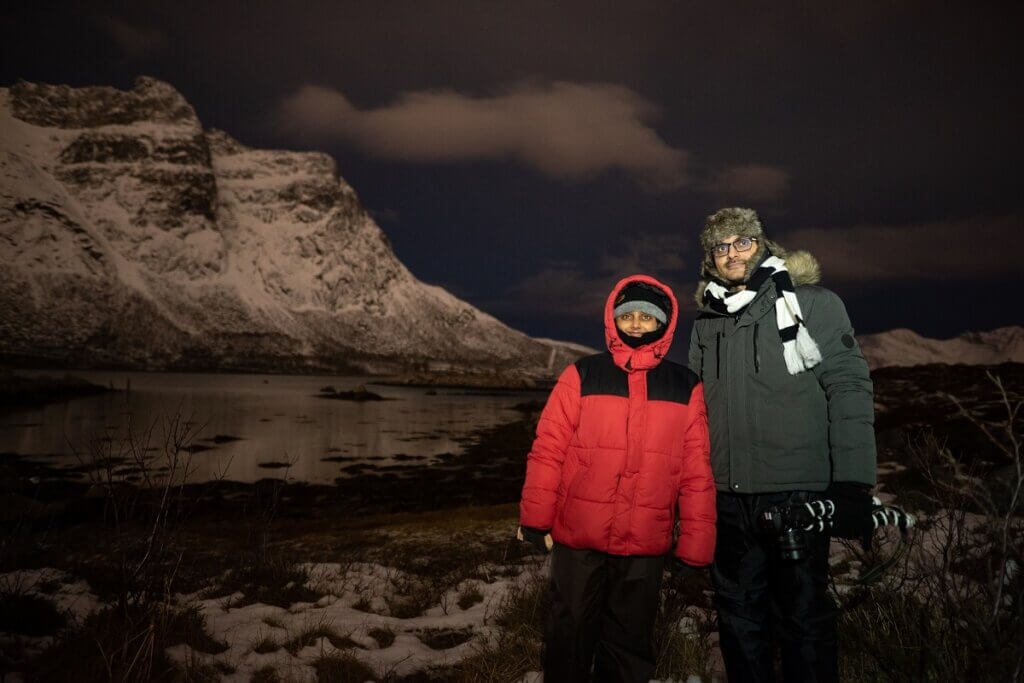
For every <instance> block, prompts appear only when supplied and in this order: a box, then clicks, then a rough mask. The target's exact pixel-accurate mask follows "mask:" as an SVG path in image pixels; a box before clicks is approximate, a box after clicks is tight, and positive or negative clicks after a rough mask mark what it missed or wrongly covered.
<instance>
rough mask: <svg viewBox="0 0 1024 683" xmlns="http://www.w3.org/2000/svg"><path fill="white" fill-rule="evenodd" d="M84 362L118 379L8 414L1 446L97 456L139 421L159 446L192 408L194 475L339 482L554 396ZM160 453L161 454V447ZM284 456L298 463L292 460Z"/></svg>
mask: <svg viewBox="0 0 1024 683" xmlns="http://www.w3.org/2000/svg"><path fill="white" fill-rule="evenodd" d="M36 374H51V375H52V374H54V373H44V372H40V373H36ZM74 374H75V375H76V376H79V377H82V378H84V379H86V380H88V381H90V382H93V383H95V384H100V385H103V386H110V387H113V388H114V389H116V390H117V391H114V392H110V393H106V394H101V395H98V396H90V397H85V398H76V399H72V400H69V401H65V402H57V403H51V404H49V405H46V406H45V407H42V408H38V409H34V410H25V411H16V412H13V413H8V414H6V415H0V452H6V453H16V454H18V455H21V456H27V457H32V458H33V459H36V458H38V459H40V460H42V461H44V462H46V463H47V464H49V465H52V466H56V467H75V466H79V465H80V464H82V462H83V460H84V461H88V459H89V453H90V449H91V448H94V447H96V445H97V444H99V445H101V446H102V445H103V444H104V443H106V444H109V445H110V448H111V450H112V451H113V453H114V454H115V455H116V454H117V452H118V450H119V445H120V444H121V443H123V440H124V438H125V437H126V436H127V434H128V433H129V430H131V433H132V434H133V435H134V436H135V437H136V438H141V437H143V436H145V434H146V433H147V432H149V438H148V446H149V447H150V448H151V449H160V450H150V451H149V453H150V454H151V455H157V454H159V453H160V452H161V450H162V449H163V444H164V435H165V434H166V433H167V431H168V427H169V423H170V422H171V420H173V419H174V418H175V417H176V416H180V421H181V422H182V423H187V425H188V427H189V429H190V432H189V433H190V434H192V435H193V436H192V438H191V440H190V442H189V445H191V446H192V451H193V452H192V454H191V456H190V469H191V470H193V473H192V475H191V476H190V480H191V481H206V480H210V479H214V478H217V477H220V476H224V477H225V478H227V479H230V480H234V481H246V482H251V481H255V480H257V479H263V478H266V477H282V476H286V477H287V478H288V480H295V481H305V482H310V483H319V484H329V483H332V482H333V481H334V479H335V478H337V477H344V476H346V470H345V469H344V468H349V471H351V468H352V466H358V465H364V466H366V467H367V468H376V467H394V466H403V467H408V466H410V465H412V466H430V465H433V464H436V463H437V462H439V461H440V460H441V459H443V457H444V455H445V454H447V453H459V452H460V451H461V450H462V448H463V447H464V445H465V443H466V441H467V439H469V438H470V435H471V434H472V433H473V432H475V431H476V430H479V429H481V428H487V427H491V426H494V425H497V424H501V423H504V422H510V421H512V420H514V419H516V418H517V417H518V415H519V413H518V412H517V411H515V410H514V409H513V407H514V406H515V405H516V404H518V403H522V402H523V401H527V400H538V399H542V398H543V394H540V393H537V392H475V391H471V390H468V391H467V390H459V389H440V388H439V389H436V390H429V389H426V388H422V387H393V386H378V385H370V384H367V385H366V386H367V388H368V389H370V390H371V391H373V392H374V393H377V394H380V395H381V396H383V397H385V398H389V399H393V400H386V401H345V400H331V399H324V398H320V397H319V396H318V394H319V393H320V389H321V388H322V387H325V386H333V387H334V388H335V389H337V390H338V391H345V390H351V389H352V388H354V387H356V386H358V385H361V384H364V383H367V382H369V381H371V380H370V378H354V377H330V376H310V375H242V374H198V373H141V372H118V371H88V372H86V371H76V372H75V373H74ZM224 437H234V438H237V439H238V440H230V439H228V438H224ZM523 455H524V458H525V455H526V454H525V453H524V454H523ZM153 463H154V466H159V464H160V460H159V458H157V459H156V460H154V461H153ZM284 463H288V467H287V468H284V467H281V465H282V464H284ZM126 465H127V463H126ZM261 465H262V467H261ZM268 465H270V467H268Z"/></svg>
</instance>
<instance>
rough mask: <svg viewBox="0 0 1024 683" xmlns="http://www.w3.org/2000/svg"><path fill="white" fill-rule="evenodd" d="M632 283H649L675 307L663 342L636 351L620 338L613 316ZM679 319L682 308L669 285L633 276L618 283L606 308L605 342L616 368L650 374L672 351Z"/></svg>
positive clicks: (647, 345) (658, 341)
mask: <svg viewBox="0 0 1024 683" xmlns="http://www.w3.org/2000/svg"><path fill="white" fill-rule="evenodd" d="M630 282H646V283H647V284H649V285H652V286H654V287H657V288H658V289H660V290H661V291H662V292H664V293H665V296H667V297H668V300H669V301H670V302H671V303H672V311H671V313H670V314H669V318H668V323H667V324H666V325H665V334H663V335H661V338H660V339H658V340H656V341H653V342H651V343H650V344H644V345H643V346H639V347H637V348H635V349H634V348H632V347H630V346H628V345H627V344H626V343H625V342H624V341H622V339H621V338H620V337H619V330H618V328H617V327H615V316H614V315H613V313H612V311H614V310H615V297H617V296H618V295H619V292H620V291H622V288H623V287H625V286H626V285H628V284H629V283H630ZM678 317H679V304H678V302H677V301H676V295H675V294H673V293H672V289H671V288H670V287H669V286H668V285H666V284H662V283H661V282H658V281H657V280H655V279H654V278H653V277H651V276H650V275H630V276H628V277H624V278H622V279H621V280H619V283H618V284H617V285H615V287H614V288H613V289H612V293H611V294H609V295H608V301H607V302H605V305H604V340H605V343H606V344H607V345H608V350H609V351H610V352H611V354H612V358H614V359H615V364H616V365H618V366H619V367H620V368H622V369H623V370H625V371H626V372H632V371H634V370H650V369H651V368H653V367H655V366H656V365H657V364H658V363H660V362H661V359H662V358H664V357H665V354H667V353H668V349H669V347H670V346H672V337H673V335H675V332H676V321H677V320H678Z"/></svg>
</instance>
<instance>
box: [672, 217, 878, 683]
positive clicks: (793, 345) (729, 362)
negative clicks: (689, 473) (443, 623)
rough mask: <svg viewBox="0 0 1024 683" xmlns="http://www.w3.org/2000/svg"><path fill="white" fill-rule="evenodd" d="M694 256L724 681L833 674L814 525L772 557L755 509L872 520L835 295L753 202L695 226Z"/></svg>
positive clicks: (695, 358) (831, 614) (843, 528)
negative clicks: (790, 555) (794, 552)
mask: <svg viewBox="0 0 1024 683" xmlns="http://www.w3.org/2000/svg"><path fill="white" fill-rule="evenodd" d="M700 239H701V246H702V247H703V249H704V261H703V264H702V268H701V282H700V284H699V286H698V288H697V301H698V306H699V309H700V310H699V312H698V316H697V319H696V321H695V322H694V327H693V333H692V335H691V339H690V356H689V361H690V368H691V369H692V370H693V371H694V372H696V373H697V374H698V375H699V376H700V377H701V379H702V380H703V382H704V392H705V400H706V403H707V411H708V427H709V430H710V438H711V466H712V471H713V473H714V477H715V486H716V489H717V491H718V498H717V508H718V544H717V547H716V550H715V559H714V563H713V564H712V568H711V578H712V582H713V584H714V587H715V605H716V608H717V610H718V622H719V631H720V645H721V649H722V656H723V658H724V661H725V667H726V672H727V673H728V677H729V680H730V681H731V682H733V683H735V682H737V681H770V680H773V679H774V671H773V668H774V647H775V646H776V645H778V646H779V647H780V648H781V655H782V656H781V660H782V673H783V677H784V679H785V680H787V681H835V680H837V679H838V672H837V668H838V666H837V654H836V624H835V622H836V608H835V605H834V603H833V602H832V600H831V599H830V598H829V596H828V594H827V592H826V589H827V586H828V567H829V563H828V551H829V535H828V534H827V533H815V532H806V533H805V534H803V536H804V537H805V540H806V542H807V547H806V549H805V551H804V552H803V553H802V554H803V555H804V556H803V557H802V559H798V560H792V559H786V557H785V554H784V553H782V552H781V551H780V546H779V542H778V540H777V535H776V534H772V533H766V532H765V531H763V530H762V528H761V525H760V524H759V522H758V520H759V518H760V517H761V516H762V514H763V513H764V511H766V510H768V509H770V508H772V507H773V506H786V505H793V504H795V505H802V504H803V503H804V502H807V501H813V500H816V499H827V500H832V501H833V502H834V503H835V507H836V510H835V517H834V519H833V523H832V529H831V533H832V535H835V536H841V537H845V538H864V537H866V536H867V535H868V534H870V531H871V529H872V525H871V521H870V511H871V494H870V489H871V487H872V486H873V485H874V484H875V469H876V462H875V461H876V454H875V440H874V428H873V422H874V411H873V404H874V402H873V392H872V385H871V379H870V377H869V375H868V367H867V363H866V362H865V360H864V356H863V354H862V353H861V351H860V348H859V347H858V346H857V342H856V339H855V338H854V336H853V329H852V327H851V326H850V320H849V318H848V317H847V314H846V309H845V307H844V306H843V302H842V301H841V300H840V299H839V297H838V296H836V295H835V294H834V293H832V292H830V291H829V290H827V289H824V288H822V287H817V286H815V283H816V282H817V281H818V278H819V271H818V264H817V262H816V261H815V260H814V259H813V257H811V256H810V254H808V253H806V252H794V253H793V254H790V255H787V254H786V252H785V251H784V250H783V249H782V248H780V247H779V245H777V244H776V243H774V242H772V241H771V240H769V239H767V237H766V236H765V234H764V230H763V228H762V226H761V222H760V220H759V219H758V217H757V214H756V213H755V212H754V211H752V210H750V209H742V208H727V209H722V210H720V211H718V212H717V213H715V214H713V215H711V216H709V217H708V219H707V222H706V223H705V226H704V230H703V232H702V233H701V237H700Z"/></svg>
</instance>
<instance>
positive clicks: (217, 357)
mask: <svg viewBox="0 0 1024 683" xmlns="http://www.w3.org/2000/svg"><path fill="white" fill-rule="evenodd" d="M0 254H2V261H3V264H2V266H0V354H2V356H4V357H6V358H7V359H8V360H13V361H20V362H23V363H37V364H38V363H45V364H61V365H71V366H79V367H89V366H119V367H128V368H141V369H217V370H231V369H235V370H267V369H272V370H277V371H316V370H330V371H345V370H352V371H358V372H371V373H392V372H403V371H409V370H418V371H423V370H427V371H431V370H438V371H444V372H457V373H458V372H477V373H484V374H486V373H506V374H507V373H513V374H521V375H525V376H530V377H544V376H550V375H551V374H552V373H555V372H557V371H558V370H560V369H561V368H562V367H563V366H564V365H565V364H566V363H568V362H571V361H572V360H573V359H574V358H576V357H577V356H579V355H580V353H581V352H580V350H579V348H578V347H577V346H575V345H568V344H562V343H559V342H552V341H550V340H537V339H532V338H530V337H528V336H526V335H524V334H522V333H520V332H517V331H515V330H512V329H510V328H509V327H507V326H505V325H504V324H502V323H501V322H499V321H498V320H496V319H495V318H493V317H491V316H490V315H487V314H486V313H484V312H482V311H480V310H478V309H476V308H474V307H473V306H471V305H469V304H468V303H466V302H464V301H461V300H459V299H457V298H455V297H454V296H452V295H451V294H449V293H448V292H446V291H445V290H443V289H441V288H440V287H435V286H431V285H427V284H425V283H422V282H420V281H418V280H417V279H416V278H415V277H414V276H413V275H412V274H411V273H410V272H409V271H408V269H406V268H405V266H404V265H402V263H401V262H400V261H399V260H398V259H397V258H396V256H395V254H394V252H393V251H392V249H391V246H390V244H389V243H388V241H387V238H386V236H385V235H384V234H383V232H382V231H381V230H380V228H379V227H378V226H377V224H376V223H375V222H374V221H373V219H372V218H371V217H370V216H369V214H368V213H367V211H366V210H365V209H364V207H363V206H362V205H361V204H360V202H359V199H358V197H357V196H356V193H355V191H354V190H353V189H352V188H351V187H350V186H349V185H348V184H347V183H346V182H345V181H344V180H343V179H341V178H340V177H339V176H338V174H337V170H336V167H335V163H334V161H333V160H332V159H331V158H330V157H329V156H327V155H325V154H321V153H316V152H288V151H271V150H260V149H252V148H249V147H246V146H244V145H242V144H240V143H239V142H237V141H236V140H234V139H232V138H231V137H230V136H229V135H228V134H227V133H224V132H221V131H216V130H206V129H204V128H203V126H202V124H201V123H200V121H199V118H198V116H197V115H196V112H195V111H194V109H193V108H192V107H191V105H189V103H188V102H187V101H186V100H185V98H184V97H183V96H182V95H181V94H180V93H179V92H177V91H176V90H175V89H174V88H173V87H172V86H170V85H169V84H167V83H163V82H161V81H158V80H155V79H152V78H146V77H142V78H139V79H138V80H137V82H136V83H135V86H134V88H133V89H132V90H130V91H122V90H117V89H115V88H110V87H87V88H72V87H69V86H54V85H43V84H32V83H25V82H19V83H17V84H15V85H13V86H11V87H10V88H6V89H0Z"/></svg>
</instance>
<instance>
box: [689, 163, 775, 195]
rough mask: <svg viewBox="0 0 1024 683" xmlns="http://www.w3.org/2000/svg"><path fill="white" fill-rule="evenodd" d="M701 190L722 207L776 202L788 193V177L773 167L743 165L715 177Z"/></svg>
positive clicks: (718, 173)
mask: <svg viewBox="0 0 1024 683" xmlns="http://www.w3.org/2000/svg"><path fill="white" fill-rule="evenodd" d="M704 187H705V189H706V190H707V191H709V192H711V193H713V194H715V195H716V196H717V197H718V199H719V201H720V203H723V204H735V203H737V202H740V203H742V202H775V201H778V200H780V199H782V198H783V197H784V195H785V193H786V190H787V189H789V173H788V172H787V171H785V170H783V169H781V168H777V167H774V166H764V165H762V164H744V165H742V166H733V167H731V168H726V169H723V170H721V171H719V172H717V173H715V174H714V176H712V177H711V178H710V180H708V181H707V183H706V184H705V186H704Z"/></svg>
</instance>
